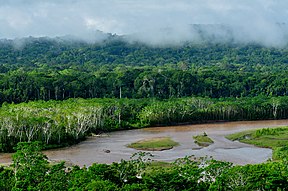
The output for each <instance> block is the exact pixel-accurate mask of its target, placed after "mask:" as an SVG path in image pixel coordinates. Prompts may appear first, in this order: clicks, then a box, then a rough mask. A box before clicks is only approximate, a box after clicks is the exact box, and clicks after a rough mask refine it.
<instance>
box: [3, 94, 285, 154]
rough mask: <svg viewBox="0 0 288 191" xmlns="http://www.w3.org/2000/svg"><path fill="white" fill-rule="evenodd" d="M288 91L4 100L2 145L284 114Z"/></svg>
mask: <svg viewBox="0 0 288 191" xmlns="http://www.w3.org/2000/svg"><path fill="white" fill-rule="evenodd" d="M287 103H288V97H286V96H285V97H267V96H266V97H265V96H257V97H253V98H219V99H216V98H214V99H213V98H201V97H189V98H173V99H172V98H171V99H167V100H157V99H154V98H149V99H148V98H146V99H127V98H122V99H111V98H110V99H109V98H106V99H103V98H102V99H100V98H98V99H97V98H94V99H80V98H78V99H68V100H64V101H53V100H50V101H33V102H32V101H31V102H28V103H20V104H7V103H5V104H3V105H2V107H1V108H0V115H1V119H0V131H1V133H0V149H1V151H6V152H7V151H12V150H13V147H14V146H15V145H16V144H17V143H18V142H25V141H26V142H31V141H41V142H43V143H44V146H45V147H46V148H51V147H59V146H63V145H67V144H73V143H77V142H79V141H81V140H83V139H85V137H86V136H87V135H89V134H91V133H101V132H107V131H114V130H119V129H131V128H142V127H147V126H158V125H173V124H178V123H200V122H207V121H219V120H221V121H222V120H259V119H285V118H287V116H288V115H287V114H288V104H287Z"/></svg>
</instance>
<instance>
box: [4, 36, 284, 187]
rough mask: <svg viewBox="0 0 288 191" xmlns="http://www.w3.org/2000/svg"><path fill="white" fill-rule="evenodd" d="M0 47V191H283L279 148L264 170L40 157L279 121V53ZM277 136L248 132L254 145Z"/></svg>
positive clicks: (108, 45)
mask: <svg viewBox="0 0 288 191" xmlns="http://www.w3.org/2000/svg"><path fill="white" fill-rule="evenodd" d="M0 47H1V48H0V103H1V107H0V116H1V118H0V132H1V133H0V151H1V152H5V153H7V152H15V153H14V154H13V157H12V162H11V164H9V165H8V166H7V165H6V166H3V167H0V188H1V190H240V189H242V190H286V189H287V185H288V170H287V166H288V165H287V156H288V155H287V145H285V144H277V145H276V146H272V145H271V146H270V147H269V145H265V146H264V147H269V148H271V149H273V158H272V159H270V161H267V162H265V163H260V164H248V165H243V166H241V165H233V164H232V163H229V162H225V161H217V160H214V159H211V158H209V157H205V156H203V157H201V158H197V157H193V156H187V157H185V158H180V159H177V160H176V161H174V162H172V163H166V162H161V161H154V160H153V156H152V154H151V153H149V152H146V153H144V152H137V151H135V155H134V156H131V159H130V160H121V161H118V162H114V163H112V164H99V163H95V164H93V165H91V166H89V167H86V166H84V167H80V166H77V165H72V166H69V165H67V164H65V162H51V161H49V160H48V159H47V157H46V156H45V155H44V154H43V153H41V150H43V149H44V150H47V149H52V148H54V149H55V148H59V147H66V146H69V145H75V144H77V143H79V142H81V141H84V140H86V139H87V137H89V136H91V135H93V136H95V135H99V134H103V133H109V132H111V131H124V130H130V129H140V128H146V127H155V126H168V125H169V126H171V125H179V124H182V125H183V124H199V123H211V122H219V121H220V122H225V121H251V120H277V119H287V118H288V95H287V93H288V77H287V76H288V75H287V74H288V73H287V71H288V70H287V69H288V68H287V66H288V54H287V53H288V48H286V47H282V48H280V47H267V46H262V45H259V44H257V43H233V42H231V43H216V42H203V43H192V42H191V43H190V42H187V43H183V44H181V45H173V46H161V45H159V46H158V45H157V46H156V45H155V46H151V45H147V44H143V43H140V42H128V41H127V40H125V38H124V37H122V36H117V35H111V34H110V35H109V38H107V39H106V40H104V41H103V42H98V43H87V42H84V41H81V40H71V39H67V38H61V37H57V38H48V37H41V38H34V37H29V38H22V39H15V40H7V39H3V40H0ZM263 128H265V126H263ZM283 131H284V130H283ZM283 131H282V129H280V130H275V131H271V132H270V131H269V130H265V129H264V130H262V131H261V130H258V131H257V132H256V133H255V136H254V134H253V138H259V137H261V136H262V135H264V136H266V135H267V136H268V134H269V136H276V135H277V136H278V135H279V134H281V132H283ZM278 132H280V133H278ZM256 134H257V135H256ZM204 135H205V136H206V133H204ZM250 135H252V134H248V135H247V134H245V137H248V138H250ZM285 135H286V134H285ZM243 137H244V135H243V136H242V137H241V136H240V138H239V137H238V138H235V139H234V140H239V141H242V140H243V139H244V141H245V138H243ZM266 138H267V137H266ZM191 139H192V137H191ZM271 139H275V137H272V138H271ZM277 141H278V142H282V141H284V142H285V141H287V137H286V136H282V137H280V139H279V140H277ZM249 143H250V142H249ZM285 143H286V142H285ZM251 144H253V142H252V143H251ZM256 145H257V144H256ZM258 146H259V144H258ZM262 146H263V145H262Z"/></svg>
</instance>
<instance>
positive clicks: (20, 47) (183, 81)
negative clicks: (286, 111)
mask: <svg viewBox="0 0 288 191" xmlns="http://www.w3.org/2000/svg"><path fill="white" fill-rule="evenodd" d="M124 38H125V37H119V36H116V35H110V36H109V37H108V38H107V39H106V40H105V41H103V42H98V43H85V42H82V41H76V40H69V38H33V37H30V38H25V39H17V40H0V103H3V102H15V103H18V102H23V101H28V100H39V99H42V100H50V99H56V100H62V99H67V98H71V97H83V98H94V97H116V98H118V97H120V96H121V97H128V98H131V97H132V98H143V97H156V98H171V97H184V96H195V95H197V96H208V97H241V96H256V95H260V94H263V95H274V96H281V95H287V93H288V77H287V76H288V75H287V74H288V72H287V71H288V70H287V64H288V49H287V48H279V49H278V48H268V47H262V46H260V45H256V44H245V45H244V44H242V45H241V44H235V43H234V44H233V43H230V44H219V43H199V44H195V43H194V44H193V43H184V44H183V45H181V46H148V45H145V44H142V43H137V42H128V41H126V40H124Z"/></svg>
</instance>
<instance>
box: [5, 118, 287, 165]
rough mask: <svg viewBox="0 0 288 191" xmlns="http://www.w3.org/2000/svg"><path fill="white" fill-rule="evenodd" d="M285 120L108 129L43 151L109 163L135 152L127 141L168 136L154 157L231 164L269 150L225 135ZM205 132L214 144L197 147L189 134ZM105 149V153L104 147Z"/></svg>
mask: <svg viewBox="0 0 288 191" xmlns="http://www.w3.org/2000/svg"><path fill="white" fill-rule="evenodd" d="M287 125H288V120H267V121H240V122H222V123H210V124H196V125H183V126H167V127H153V128H146V129H137V130H127V131H118V132H112V133H108V134H106V135H104V136H99V137H89V138H88V139H87V140H86V141H83V142H81V143H80V144H77V145H74V146H71V147H67V148H61V149H55V150H49V151H45V154H46V155H47V156H48V158H49V159H50V160H57V161H58V160H65V161H67V162H71V163H73V164H77V165H80V166H83V165H86V166H89V165H91V164H92V163H95V162H97V163H112V162H117V161H120V160H121V159H129V158H130V156H131V155H132V154H133V153H135V152H138V151H137V150H135V149H132V148H128V147H126V145H127V144H129V143H132V142H135V141H138V140H141V139H145V138H151V137H162V136H169V137H171V138H172V139H173V140H174V141H177V142H179V144H180V145H179V146H177V147H174V148H173V149H171V150H165V151H151V152H150V153H152V154H153V155H154V157H153V159H154V160H160V161H174V160H175V159H177V158H180V157H185V156H190V155H194V156H196V157H203V156H212V157H213V158H214V159H216V160H223V161H229V162H233V163H235V164H240V165H243V164H255V163H261V162H264V161H266V160H268V159H269V158H271V157H272V150H271V149H267V148H258V147H255V146H252V145H248V144H244V143H240V142H237V141H236V142H232V141H230V140H228V139H226V138H225V135H228V134H232V133H235V132H240V131H244V130H248V129H256V128H263V127H278V126H287ZM203 132H206V133H207V134H208V136H209V137H210V138H212V139H213V141H214V144H212V145H210V146H208V147H205V148H201V147H199V146H197V145H196V144H195V143H194V140H193V138H192V136H194V135H199V134H203ZM107 150H109V151H110V152H109V153H107V152H105V151H107ZM10 161H11V155H10V154H3V153H2V154H0V163H9V162H10Z"/></svg>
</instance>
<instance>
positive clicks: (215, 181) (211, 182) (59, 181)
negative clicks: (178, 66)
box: [0, 142, 288, 191]
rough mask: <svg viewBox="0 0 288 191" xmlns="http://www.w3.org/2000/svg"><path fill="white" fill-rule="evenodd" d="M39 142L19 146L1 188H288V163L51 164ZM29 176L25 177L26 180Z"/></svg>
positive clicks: (141, 156) (1, 171) (145, 157)
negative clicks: (80, 165)
mask: <svg viewBox="0 0 288 191" xmlns="http://www.w3.org/2000/svg"><path fill="white" fill-rule="evenodd" d="M39 146H40V145H39V143H37V142H33V143H19V144H18V147H17V149H18V150H17V153H16V154H15V155H14V163H13V165H12V166H11V167H1V168H0V175H1V176H0V188H1V190H7V191H8V190H107V191H109V190H126V191H136V190H137V191H138V190H145V191H146V190H147V191H148V190H173V191H174V190H196V191H197V190H199V191H204V190H205V191H206V190H211V191H212V190H287V185H288V165H287V160H281V161H277V162H266V163H262V164H255V165H245V166H238V165H232V164H231V163H228V162H221V161H216V160H213V159H211V158H207V157H205V158H195V157H193V156H190V157H185V158H181V159H178V160H176V161H175V162H174V163H171V164H170V165H167V166H166V167H165V168H163V167H159V166H158V167H157V166H155V165H154V166H150V165H151V157H152V155H151V154H149V153H143V152H139V153H136V154H135V155H133V156H132V157H131V160H128V161H124V160H122V161H120V162H119V163H113V164H110V165H108V164H97V163H95V164H93V165H91V166H90V167H88V168H86V167H83V168H80V167H79V166H74V167H72V168H66V167H65V166H64V163H58V164H53V165H52V164H48V163H47V160H46V159H45V156H44V155H43V154H41V153H40V152H39V151H40V148H39ZM24 178H25V179H24Z"/></svg>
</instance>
